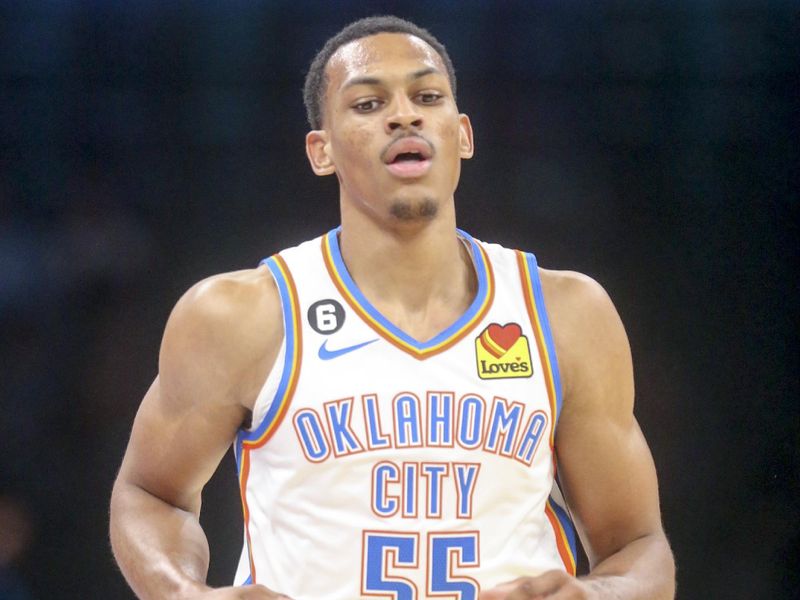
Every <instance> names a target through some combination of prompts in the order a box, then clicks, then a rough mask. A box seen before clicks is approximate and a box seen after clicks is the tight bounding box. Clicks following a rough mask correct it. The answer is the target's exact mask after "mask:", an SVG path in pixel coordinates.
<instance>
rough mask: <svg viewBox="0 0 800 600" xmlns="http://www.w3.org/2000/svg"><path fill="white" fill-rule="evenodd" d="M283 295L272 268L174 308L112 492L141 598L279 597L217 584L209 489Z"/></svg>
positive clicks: (240, 418) (125, 561) (277, 321)
mask: <svg viewBox="0 0 800 600" xmlns="http://www.w3.org/2000/svg"><path fill="white" fill-rule="evenodd" d="M282 335H283V328H282V318H281V310H280V300H279V298H278V293H277V289H276V287H275V284H274V281H273V280H272V277H271V276H270V275H269V273H268V271H267V269H266V268H265V267H261V268H259V269H256V270H252V271H241V272H237V273H232V274H227V275H222V276H218V277H215V278H211V279H209V280H206V281H203V282H201V283H199V284H197V285H196V286H195V287H193V288H192V289H191V290H189V292H187V293H186V295H185V296H184V297H183V298H182V299H181V300H180V301H179V302H178V304H177V305H176V307H175V309H174V310H173V312H172V314H171V315H170V318H169V321H168V323H167V327H166V329H165V332H164V338H163V341H162V345H161V352H160V356H159V376H158V377H157V378H156V380H155V381H154V382H153V384H152V386H151V387H150V389H149V390H148V392H147V394H146V395H145V397H144V399H143V400H142V403H141V406H140V408H139V411H138V413H137V415H136V419H135V421H134V424H133V430H132V432H131V438H130V441H129V443H128V447H127V450H126V452H125V457H124V458H123V461H122V466H121V468H120V472H119V475H118V477H117V480H116V482H115V483H114V489H113V492H112V496H111V517H110V519H111V521H110V535H111V545H112V548H113V551H114V556H115V558H116V560H117V562H118V564H119V566H120V568H121V570H122V572H123V574H124V575H125V578H126V579H127V581H128V583H129V584H130V586H131V587H132V588H133V590H134V592H135V593H136V594H137V596H139V597H140V598H144V599H151V598H152V599H160V598H196V597H197V598H199V597H202V598H207V599H208V600H212V599H219V600H222V599H223V598H265V599H268V598H279V597H281V596H279V595H278V594H276V593H274V592H270V591H269V590H267V589H266V588H264V587H263V586H249V587H240V588H222V589H219V590H216V591H214V590H211V588H209V587H208V586H207V585H206V584H205V579H206V574H207V570H208V562H209V550H208V542H207V540H206V536H205V534H204V532H203V530H202V528H201V527H200V522H199V514H200V504H201V492H202V489H203V487H204V486H205V484H206V483H207V482H208V480H209V479H210V478H211V475H212V474H213V473H214V471H215V470H216V468H217V465H218V464H219V462H220V461H221V460H222V457H223V456H224V455H225V453H226V452H227V450H228V448H229V447H230V445H231V442H232V441H233V439H234V438H235V435H236V432H237V430H238V429H239V427H240V426H241V425H242V424H243V423H245V422H246V421H247V419H248V416H249V414H250V410H251V409H252V405H253V402H254V401H255V398H256V396H257V394H258V391H259V389H260V387H261V385H262V384H263V382H264V379H265V378H266V375H267V372H268V371H269V369H270V368H271V366H272V364H273V363H274V361H275V358H276V356H277V354H278V350H279V347H280V342H281V339H282Z"/></svg>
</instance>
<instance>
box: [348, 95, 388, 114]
mask: <svg viewBox="0 0 800 600" xmlns="http://www.w3.org/2000/svg"><path fill="white" fill-rule="evenodd" d="M380 105H381V103H380V101H379V100H376V99H374V98H372V99H370V100H361V101H360V102H356V103H355V104H354V105H353V108H354V109H355V111H356V112H359V113H368V112H372V111H373V110H375V109H377V108H378V107H379V106H380Z"/></svg>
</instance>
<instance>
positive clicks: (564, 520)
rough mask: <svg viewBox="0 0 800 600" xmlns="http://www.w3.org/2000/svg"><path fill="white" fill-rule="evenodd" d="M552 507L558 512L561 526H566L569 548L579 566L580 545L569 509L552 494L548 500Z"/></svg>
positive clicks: (565, 531) (557, 516)
mask: <svg viewBox="0 0 800 600" xmlns="http://www.w3.org/2000/svg"><path fill="white" fill-rule="evenodd" d="M547 502H548V504H549V505H550V508H552V509H553V512H554V513H555V514H556V518H557V519H558V522H559V523H561V527H563V528H564V533H566V534H567V542H569V549H570V550H571V551H572V556H573V558H574V559H575V563H576V566H577V562H578V545H577V538H576V536H575V525H574V524H573V523H572V519H570V518H569V515H568V514H567V511H566V510H564V508H563V507H562V506H561V505H560V504H559V503H558V502H556V501H555V499H554V498H553V497H552V496H550V498H548V500H547Z"/></svg>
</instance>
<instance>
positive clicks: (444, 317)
mask: <svg viewBox="0 0 800 600" xmlns="http://www.w3.org/2000/svg"><path fill="white" fill-rule="evenodd" d="M450 206H452V203H451V204H450ZM339 243H340V247H341V252H342V258H343V259H344V262H345V264H346V265H347V269H348V271H349V273H350V275H351V276H352V278H353V280H354V281H355V282H356V284H357V285H358V287H359V289H360V290H361V292H362V293H363V294H364V295H365V296H366V297H367V299H369V301H370V302H371V303H372V304H373V305H374V306H375V307H376V308H377V309H378V310H379V311H380V312H381V313H382V314H383V315H384V316H386V318H388V319H389V320H390V321H392V322H393V323H394V324H395V325H397V326H398V327H400V328H401V329H403V330H404V331H406V332H407V333H408V334H409V335H412V336H413V337H415V338H416V339H419V340H421V341H422V340H426V339H429V338H431V337H433V336H434V335H436V334H437V333H439V332H440V331H442V330H443V329H445V328H446V327H447V326H449V325H450V324H451V323H453V322H454V321H455V320H456V319H458V317H459V316H461V314H463V312H464V311H465V310H466V309H467V307H468V306H469V305H470V303H471V302H472V300H473V298H474V296H475V291H476V288H477V282H476V277H475V269H474V267H473V265H472V260H471V256H470V253H469V251H468V250H467V249H466V248H465V247H464V244H463V243H462V242H461V241H460V240H459V238H458V235H457V233H456V227H455V211H454V210H452V209H451V210H449V211H444V214H441V213H440V214H438V215H437V216H436V217H435V218H433V219H431V220H430V221H425V222H420V223H407V222H397V223H389V224H385V223H377V222H376V221H374V220H372V219H366V218H363V215H361V214H355V215H354V214H351V213H348V211H343V213H342V230H341V236H340V242H339Z"/></svg>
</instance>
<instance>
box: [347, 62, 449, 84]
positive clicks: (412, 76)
mask: <svg viewBox="0 0 800 600" xmlns="http://www.w3.org/2000/svg"><path fill="white" fill-rule="evenodd" d="M433 74H437V75H441V74H442V72H441V71H440V70H439V69H437V68H436V67H425V68H424V69H420V70H419V71H414V72H413V73H409V74H408V75H407V76H406V80H408V81H415V80H417V79H421V78H423V77H425V76H426V75H433ZM382 83H383V80H382V79H380V78H378V77H370V76H369V75H364V76H362V77H354V78H353V79H351V80H350V81H347V82H346V83H345V84H344V85H343V86H342V89H347V88H350V87H353V86H354V85H381V84H382Z"/></svg>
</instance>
